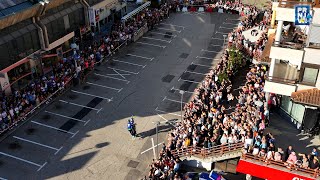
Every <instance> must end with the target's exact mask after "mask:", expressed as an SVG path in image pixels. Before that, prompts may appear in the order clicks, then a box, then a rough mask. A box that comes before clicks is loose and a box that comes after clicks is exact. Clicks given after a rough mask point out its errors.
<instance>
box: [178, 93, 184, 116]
mask: <svg viewBox="0 0 320 180" xmlns="http://www.w3.org/2000/svg"><path fill="white" fill-rule="evenodd" d="M179 93H180V94H181V101H180V103H181V109H180V111H181V122H182V120H183V115H182V109H183V102H182V100H183V94H184V91H183V90H180V91H179Z"/></svg>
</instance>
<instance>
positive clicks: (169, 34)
mask: <svg viewBox="0 0 320 180" xmlns="http://www.w3.org/2000/svg"><path fill="white" fill-rule="evenodd" d="M171 37H172V33H171V32H166V35H164V38H167V39H170V38H171Z"/></svg>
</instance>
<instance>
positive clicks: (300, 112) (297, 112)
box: [291, 103, 305, 124]
mask: <svg viewBox="0 0 320 180" xmlns="http://www.w3.org/2000/svg"><path fill="white" fill-rule="evenodd" d="M304 111H305V107H304V106H303V105H301V104H296V103H294V104H293V105H292V110H291V117H292V118H293V119H295V120H296V121H297V122H299V123H300V124H301V123H302V120H303V116H304Z"/></svg>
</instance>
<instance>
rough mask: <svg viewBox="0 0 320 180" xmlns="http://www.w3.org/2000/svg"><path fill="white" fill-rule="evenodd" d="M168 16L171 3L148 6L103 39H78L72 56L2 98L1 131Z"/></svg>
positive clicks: (116, 26) (12, 125)
mask: <svg viewBox="0 0 320 180" xmlns="http://www.w3.org/2000/svg"><path fill="white" fill-rule="evenodd" d="M168 16H169V8H168V6H167V5H166V4H165V5H162V6H161V7H160V8H159V9H145V10H143V11H141V12H140V13H138V14H137V15H135V16H134V17H132V18H131V19H129V20H128V21H126V22H125V23H121V22H117V23H115V24H114V25H113V26H112V28H111V32H110V33H109V34H107V35H105V36H102V37H101V38H98V39H96V38H94V36H93V38H92V39H91V40H89V41H86V42H84V43H83V42H81V43H80V42H76V43H75V46H74V47H73V50H72V51H71V55H70V56H68V57H63V55H62V57H59V60H58V61H57V62H56V63H55V64H54V65H53V66H52V71H50V72H48V73H46V74H45V75H43V76H41V77H39V78H35V79H33V80H32V81H31V82H30V83H29V84H27V85H26V86H25V87H24V88H22V89H19V90H18V89H13V88H12V94H10V95H6V94H5V93H4V92H3V93H2V96H1V97H0V106H1V107H0V134H1V133H3V132H5V131H7V130H9V129H12V128H14V127H15V126H16V125H17V123H18V122H19V121H20V120H24V119H25V118H26V115H28V114H29V113H30V111H31V110H32V109H33V108H35V107H37V106H39V105H40V104H42V103H44V102H47V101H48V98H49V100H50V99H51V98H50V97H51V96H52V95H53V94H59V92H60V90H62V89H64V88H65V86H66V84H67V83H68V82H69V81H71V79H72V81H73V82H74V83H76V84H77V83H79V82H80V81H81V80H83V79H84V78H85V77H86V76H87V74H88V72H89V71H90V70H92V69H93V68H94V65H95V64H99V63H100V62H101V60H102V59H103V58H104V57H106V56H111V55H112V54H113V53H115V50H116V49H117V48H118V47H120V46H121V45H123V44H127V43H129V42H132V41H133V37H134V33H136V32H137V31H138V30H139V29H140V28H141V27H143V26H144V25H148V27H149V28H153V26H154V25H156V24H157V23H159V22H160V21H162V20H163V19H164V18H166V17H168Z"/></svg>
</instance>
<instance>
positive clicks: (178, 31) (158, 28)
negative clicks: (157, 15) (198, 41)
mask: <svg viewBox="0 0 320 180" xmlns="http://www.w3.org/2000/svg"><path fill="white" fill-rule="evenodd" d="M157 29H161V30H165V31H173V32H178V33H181V31H178V30H175V29H167V28H159V27H158V28H157Z"/></svg>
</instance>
